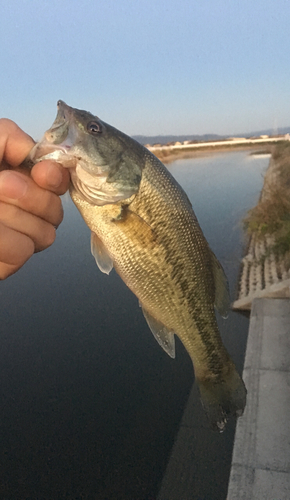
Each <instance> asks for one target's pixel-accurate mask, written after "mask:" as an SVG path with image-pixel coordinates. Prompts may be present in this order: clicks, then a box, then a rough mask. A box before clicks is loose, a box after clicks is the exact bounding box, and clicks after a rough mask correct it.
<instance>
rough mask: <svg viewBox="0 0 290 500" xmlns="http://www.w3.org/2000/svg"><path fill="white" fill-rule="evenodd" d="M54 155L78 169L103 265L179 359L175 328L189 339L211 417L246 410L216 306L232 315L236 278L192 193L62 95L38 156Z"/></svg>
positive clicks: (79, 198) (75, 194)
mask: <svg viewBox="0 0 290 500" xmlns="http://www.w3.org/2000/svg"><path fill="white" fill-rule="evenodd" d="M58 130H59V133H58ZM44 158H52V159H56V160H57V161H60V162H61V163H62V164H63V165H64V166H65V167H67V168H69V169H70V173H71V179H72V183H71V188H70V194H71V197H72V200H73V201H74V203H75V205H76V206H77V208H78V209H79V211H80V213H81V214H82V216H83V218H84V220H85V222H86V224H87V225H88V227H89V228H90V229H91V231H92V245H91V246H92V253H93V255H94V256H95V258H96V262H97V264H98V265H99V268H100V269H101V270H102V271H103V272H106V273H109V272H110V270H111V268H112V267H114V268H115V269H116V271H117V273H118V274H119V275H120V276H121V278H122V279H123V281H124V282H125V283H126V285H127V286H128V287H129V288H130V289H131V290H132V292H133V293H134V294H135V295H136V296H137V297H138V299H139V302H140V305H141V306H142V309H143V313H144V316H145V318H146V321H147V323H148V325H149V327H150V329H151V331H152V332H153V334H154V336H155V338H156V340H157V341H158V343H159V344H160V345H161V346H162V347H163V349H164V350H165V351H166V352H167V353H168V354H169V355H170V356H171V357H174V355H175V350H174V334H175V335H177V336H178V337H179V338H180V340H181V341H182V343H183V344H184V346H185V348H186V349H187V351H188V354H189V355H190V357H191V359H192V362H193V366H194V370H195V376H196V380H197V382H198V385H199V390H200V395H201V400H202V403H203V406H204V408H205V411H206V413H207V415H208V418H209V420H210V423H211V425H212V427H213V428H216V429H218V430H220V431H222V430H223V429H224V427H225V423H226V421H227V419H228V417H229V416H230V415H233V416H240V415H241V414H242V412H243V410H244V407H245V403H246V389H245V386H244V384H243V381H242V380H241V378H240V376H239V375H238V373H237V371H236V369H235V366H234V364H233V362H232V360H231V358H230V356H229V354H228V353H227V351H226V349H225V347H224V346H223V343H222V340H221V337H220V333H219V330H218V326H217V322H216V317H215V312H214V306H215V307H216V308H217V310H218V311H219V312H220V313H221V314H222V315H225V314H226V309H227V305H228V302H229V297H228V289H227V280H226V278H225V275H224V272H223V269H222V267H221V265H220V263H219V262H218V260H217V259H216V257H215V256H214V254H213V252H212V251H211V250H210V248H209V245H208V243H207V241H206V239H205V237H204V235H203V233H202V230H201V228H200V226H199V224H198V221H197V218H196V216H195V214H194V212H193V209H192V206H191V203H190V201H189V199H188V197H187V195H186V194H185V192H184V191H183V190H182V188H181V187H180V186H179V184H178V183H177V182H176V180H175V179H174V178H173V177H172V176H171V174H170V173H169V171H168V170H167V169H166V167H164V165H163V164H162V163H161V162H160V161H159V160H158V159H157V158H156V157H155V156H154V155H152V154H151V153H150V152H149V151H148V150H147V149H146V148H144V147H143V146H141V145H140V144H139V143H137V142H136V141H134V140H133V139H131V138H130V137H128V136H126V135H125V134H123V133H122V132H120V131H118V130H117V129H115V128H114V127H112V126H110V125H108V124H106V123H104V122H103V121H101V120H100V119H99V118H98V117H96V116H94V115H92V114H91V113H88V112H86V111H82V110H77V109H74V108H71V107H69V106H67V105H66V104H65V103H63V102H62V101H59V103H58V114H57V117H56V120H55V122H54V124H53V126H52V127H51V129H50V130H48V131H47V132H46V134H45V136H44V138H43V139H42V141H40V143H38V144H37V145H36V146H35V147H34V149H33V151H32V152H31V159H32V160H33V161H41V159H44Z"/></svg>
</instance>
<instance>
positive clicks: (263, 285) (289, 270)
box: [233, 141, 290, 309]
mask: <svg viewBox="0 0 290 500" xmlns="http://www.w3.org/2000/svg"><path fill="white" fill-rule="evenodd" d="M289 196H290V143H289V141H283V142H281V143H280V144H279V145H276V147H275V148H274V149H273V154H272V158H271V160H270V164H269V168H268V170H267V172H266V174H265V177H264V185H263V189H262V192H261V195H260V199H259V202H258V204H257V205H256V206H255V207H254V208H252V209H251V210H250V211H249V212H248V215H247V217H246V219H245V221H244V225H245V229H246V231H247V233H248V237H249V243H248V247H247V251H246V255H245V256H244V257H243V260H242V265H241V272H240V278H239V284H238V296H237V299H236V300H235V302H234V304H233V308H234V309H251V304H252V301H253V299H254V298H259V297H289V296H290V293H289V285H290V202H289Z"/></svg>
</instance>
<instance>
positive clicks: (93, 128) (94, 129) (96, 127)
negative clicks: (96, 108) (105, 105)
mask: <svg viewBox="0 0 290 500" xmlns="http://www.w3.org/2000/svg"><path fill="white" fill-rule="evenodd" d="M87 130H88V132H90V133H91V134H100V133H101V132H102V127H101V125H100V124H99V123H98V122H95V121H94V122H90V123H88V125H87Z"/></svg>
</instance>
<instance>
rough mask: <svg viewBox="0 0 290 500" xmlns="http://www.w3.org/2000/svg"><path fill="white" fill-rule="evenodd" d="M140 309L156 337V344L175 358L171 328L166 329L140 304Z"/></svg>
mask: <svg viewBox="0 0 290 500" xmlns="http://www.w3.org/2000/svg"><path fill="white" fill-rule="evenodd" d="M141 307H142V311H143V314H144V316H145V319H146V321H147V323H148V326H149V328H150V330H151V332H152V333H153V335H154V337H155V338H156V340H157V342H158V344H159V345H160V346H161V347H162V349H164V351H165V352H166V353H167V354H168V355H169V356H170V357H171V358H175V340H174V332H173V331H172V330H168V328H166V326H164V325H163V323H160V321H157V320H156V319H155V318H153V316H151V314H149V313H148V312H147V311H146V309H144V307H143V306H142V304H141Z"/></svg>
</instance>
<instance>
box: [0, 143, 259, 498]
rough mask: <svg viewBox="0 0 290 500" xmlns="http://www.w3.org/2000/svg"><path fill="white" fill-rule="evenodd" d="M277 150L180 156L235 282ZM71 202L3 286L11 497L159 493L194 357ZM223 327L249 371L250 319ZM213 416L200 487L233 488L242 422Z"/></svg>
mask: <svg viewBox="0 0 290 500" xmlns="http://www.w3.org/2000/svg"><path fill="white" fill-rule="evenodd" d="M268 161H269V160H268V159H267V158H258V159H253V158H250V157H248V156H247V154H246V153H244V152H239V153H227V154H221V155H217V156H214V157H204V158H197V159H192V160H180V161H177V162H175V163H174V164H172V165H170V166H169V169H170V171H171V172H172V173H173V175H174V176H175V177H176V178H177V180H178V181H179V182H180V184H181V185H183V187H184V188H185V190H186V192H187V194H188V196H189V198H190V199H191V201H192V204H193V207H194V210H195V212H196V214H197V216H198V219H199V221H200V224H201V226H202V228H203V231H204V233H205V236H206V237H207V239H208V241H209V243H210V245H211V247H212V249H213V250H214V251H215V253H216V254H217V256H218V258H219V259H220V260H221V262H222V264H223V265H224V268H225V270H226V272H227V274H228V276H229V280H230V285H231V289H232V291H233V290H234V286H235V280H236V277H237V273H238V268H239V258H240V255H241V251H242V245H243V236H242V232H241V222H240V220H241V217H243V215H244V214H245V211H246V210H247V209H248V208H250V207H251V206H252V205H253V204H254V203H255V202H256V201H257V199H258V196H259V191H260V189H261V186H262V173H263V171H264V170H265V168H266V166H267V164H268ZM64 209H65V219H64V222H63V224H62V225H61V226H60V227H59V229H58V234H57V241H56V243H55V244H54V245H53V246H52V247H51V248H50V249H48V250H46V251H45V252H42V253H40V254H37V255H35V256H34V257H33V259H31V261H30V262H28V263H27V265H26V266H25V267H24V268H23V269H22V270H21V271H19V272H18V273H17V274H16V275H14V276H12V277H11V278H9V279H8V280H7V281H4V282H2V283H1V285H0V299H1V306H2V307H1V312H0V316H1V317H0V320H1V332H0V334H1V352H0V370H1V389H0V397H1V417H0V438H1V446H0V460H1V469H0V497H1V498H17V499H26V498H28V497H32V498H43V499H45V498H47V499H48V498H49V499H51V498H55V499H58V498H70V499H75V498H82V499H89V498H94V499H95V498H97V499H98V500H102V499H118V500H121V499H128V500H133V499H134V500H135V499H136V500H137V499H138V500H139V499H140V500H145V499H148V500H149V499H151V500H152V499H154V498H156V496H157V492H158V487H159V485H160V481H161V478H162V475H163V473H164V470H165V467H166V463H167V460H168V457H169V454H170V450H171V447H172V444H173V441H174V437H175V435H176V432H177V430H178V424H179V421H180V419H181V416H182V413H183V409H184V405H185V404H186V400H187V396H188V394H189V391H190V388H191V385H192V381H193V373H192V366H191V361H190V359H189V357H188V355H187V353H186V351H185V349H184V348H183V346H182V345H181V343H180V342H177V358H176V360H172V359H170V358H169V357H168V356H166V354H165V353H164V352H163V351H162V350H161V349H160V347H159V346H158V344H157V342H156V341H155V340H154V338H153V336H152V335H151V333H150V331H149V329H148V327H147V324H146V322H145V320H144V318H143V316H142V313H141V309H140V308H139V307H138V301H137V299H136V298H135V297H134V296H133V295H132V293H131V292H130V291H129V290H128V289H127V288H126V286H125V285H124V284H123V282H122V281H121V280H120V279H119V277H118V276H117V275H116V274H115V273H114V272H112V273H111V275H110V276H109V277H108V276H106V275H103V274H102V273H100V272H99V270H98V269H97V266H96V265H95V263H94V260H93V258H92V257H91V255H90V244H89V237H90V235H89V230H88V228H87V227H86V226H85V224H84V223H83V222H82V220H81V217H80V215H79V213H78V212H77V210H76V209H75V208H74V206H73V205H72V203H71V201H70V200H69V198H68V197H67V196H66V197H64ZM220 326H221V329H222V331H223V337H224V341H225V343H226V345H227V347H228V349H229V350H230V352H231V354H232V356H233V358H234V360H235V362H236V363H237V365H238V367H239V369H241V367H242V361H243V351H244V346H245V340H246V333H247V320H246V319H245V318H244V317H242V316H239V315H237V314H233V313H232V314H231V315H230V317H229V319H228V320H227V321H225V320H221V322H220ZM199 405H200V403H199V401H198V400H197V402H196V411H197V415H199V413H198V412H199ZM194 411H195V410H194ZM200 415H201V414H200ZM201 418H202V417H201ZM203 427H204V429H203V431H201V432H200V435H198V436H196V437H195V439H196V448H195V450H196V453H195V454H194V459H195V460H196V475H197V477H196V492H193V497H192V498H196V499H197V498H198V499H206V498H211V500H215V499H216V500H219V499H224V498H225V492H226V486H227V474H228V470H229V464H230V456H231V447H232V437H233V425H232V426H230V427H229V429H228V431H227V432H226V433H224V434H223V435H221V436H220V435H213V434H212V433H211V431H209V430H208V429H207V428H206V427H205V426H203Z"/></svg>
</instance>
